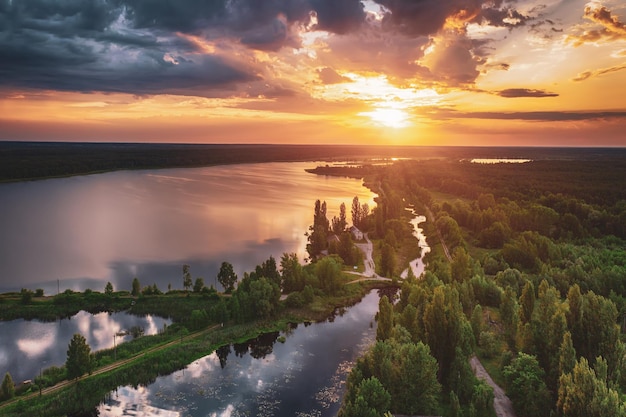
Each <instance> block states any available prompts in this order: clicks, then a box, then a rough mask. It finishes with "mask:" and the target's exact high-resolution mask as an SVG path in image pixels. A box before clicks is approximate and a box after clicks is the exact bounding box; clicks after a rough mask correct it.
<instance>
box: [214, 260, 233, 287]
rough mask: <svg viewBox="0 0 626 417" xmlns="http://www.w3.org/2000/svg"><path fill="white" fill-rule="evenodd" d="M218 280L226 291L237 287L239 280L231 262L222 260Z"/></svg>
mask: <svg viewBox="0 0 626 417" xmlns="http://www.w3.org/2000/svg"><path fill="white" fill-rule="evenodd" d="M217 280H218V281H219V283H220V284H221V285H222V287H224V291H226V292H227V293H230V292H232V291H233V289H235V283H236V282H237V274H235V271H234V269H233V265H232V264H231V263H229V262H222V265H221V266H220V271H219V272H218V273H217Z"/></svg>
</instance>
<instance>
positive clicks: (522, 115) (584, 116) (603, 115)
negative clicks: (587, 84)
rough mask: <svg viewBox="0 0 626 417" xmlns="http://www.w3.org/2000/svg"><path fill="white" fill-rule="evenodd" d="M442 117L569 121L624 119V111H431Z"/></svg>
mask: <svg viewBox="0 0 626 417" xmlns="http://www.w3.org/2000/svg"><path fill="white" fill-rule="evenodd" d="M432 115H433V116H434V117H438V118H442V119H488V120H527V121H538V122H570V121H577V120H600V119H602V120H608V119H620V120H626V111H615V112H610V111H606V112H602V111H599V112H564V111H531V112H510V113H503V112H458V111H453V110H441V111H436V112H434V113H432Z"/></svg>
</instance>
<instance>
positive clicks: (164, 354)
mask: <svg viewBox="0 0 626 417" xmlns="http://www.w3.org/2000/svg"><path fill="white" fill-rule="evenodd" d="M387 286H389V284H387V283H381V282H366V283H359V284H357V285H347V286H345V287H344V291H343V292H342V294H340V295H337V296H324V297H320V296H317V297H315V299H314V300H313V302H312V303H310V304H309V305H306V306H303V307H301V308H298V309H294V308H286V307H285V308H284V309H283V310H282V311H281V312H280V313H279V314H277V315H276V316H275V317H272V318H270V319H266V320H257V321H254V322H250V323H245V324H227V325H225V326H223V327H222V325H221V324H218V325H213V326H211V327H209V328H206V329H202V330H199V331H197V332H193V333H188V334H185V331H184V329H180V331H176V332H172V333H171V334H170V335H169V336H167V337H163V335H159V336H156V337H149V336H146V337H142V338H140V339H137V340H136V341H131V342H128V343H127V344H125V345H132V344H133V343H142V344H143V345H142V348H141V349H140V350H133V349H129V352H131V353H130V354H129V355H130V357H118V358H119V360H118V361H115V362H109V363H107V364H106V365H104V366H101V367H99V368H97V369H95V370H94V371H93V372H92V374H91V375H88V376H84V377H82V378H80V379H79V380H78V381H64V382H61V383H58V384H56V385H55V386H53V387H49V388H46V389H44V390H43V391H42V393H43V395H42V396H39V391H37V390H34V391H33V392H31V393H26V394H25V395H22V396H20V397H18V398H15V399H13V400H12V401H10V402H5V403H4V404H0V410H1V413H2V415H6V416H27V415H29V416H30V415H39V414H38V413H40V412H41V411H42V410H46V415H53V416H54V415H64V414H66V413H70V412H75V411H78V410H87V409H90V408H92V407H94V406H95V405H97V404H98V403H99V402H100V401H101V399H102V398H103V396H104V395H106V394H107V393H108V392H110V391H112V390H114V389H115V388H116V387H117V386H120V385H137V384H145V383H147V382H149V381H152V380H153V379H154V378H156V377H157V376H159V375H166V374H169V373H171V372H174V371H176V370H178V369H182V368H183V367H185V366H186V365H187V364H189V363H191V362H193V361H194V360H196V359H198V358H200V357H203V356H206V355H207V354H209V353H211V352H213V351H214V350H215V349H217V348H219V347H220V346H223V345H226V344H230V343H241V342H244V341H246V340H249V339H253V338H255V337H257V336H259V335H261V334H264V333H268V332H277V331H285V330H287V329H289V328H290V326H291V325H292V324H294V323H302V322H305V323H306V322H315V321H325V320H327V319H331V320H332V318H333V317H334V315H335V314H337V313H338V312H341V310H342V309H344V308H347V307H349V306H351V305H354V304H356V303H357V302H359V301H360V300H361V299H362V297H363V296H364V295H365V294H367V293H368V292H369V291H371V290H372V289H374V288H385V287H387ZM172 328H176V327H175V326H172ZM150 340H153V341H154V343H152V344H151V343H148V344H146V343H145V342H146V341H150ZM142 341H143V342H142ZM118 349H119V348H118ZM118 352H119V351H118ZM119 353H120V356H121V355H122V354H121V352H119ZM96 356H99V357H108V355H107V354H106V352H104V353H101V352H99V354H98V355H96ZM105 362H106V361H105ZM78 392H80V396H79V395H78ZM90 404H91V405H90Z"/></svg>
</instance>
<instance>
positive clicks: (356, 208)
mask: <svg viewBox="0 0 626 417" xmlns="http://www.w3.org/2000/svg"><path fill="white" fill-rule="evenodd" d="M351 214H352V225H354V226H355V227H360V226H361V204H360V203H359V197H358V196H355V197H354V198H353V199H352V210H351Z"/></svg>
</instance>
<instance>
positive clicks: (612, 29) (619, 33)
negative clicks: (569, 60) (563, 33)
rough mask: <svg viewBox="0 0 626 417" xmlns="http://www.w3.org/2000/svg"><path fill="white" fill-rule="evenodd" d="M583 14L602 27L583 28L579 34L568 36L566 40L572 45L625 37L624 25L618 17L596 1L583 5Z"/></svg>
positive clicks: (625, 27) (625, 29)
mask: <svg viewBox="0 0 626 417" xmlns="http://www.w3.org/2000/svg"><path fill="white" fill-rule="evenodd" d="M583 16H584V17H585V18H586V19H588V20H591V21H592V22H594V23H597V24H599V25H602V28H601V29H590V30H585V31H584V32H583V33H581V34H579V35H572V36H569V37H568V40H569V41H571V42H573V43H574V45H576V46H580V45H582V44H584V43H586V42H599V41H615V40H618V39H626V25H624V23H622V22H620V21H619V19H618V17H617V16H614V15H613V14H612V13H611V11H610V10H609V9H607V8H606V7H604V6H602V5H600V4H598V3H589V4H587V5H586V6H585V13H584V15H583Z"/></svg>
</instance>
